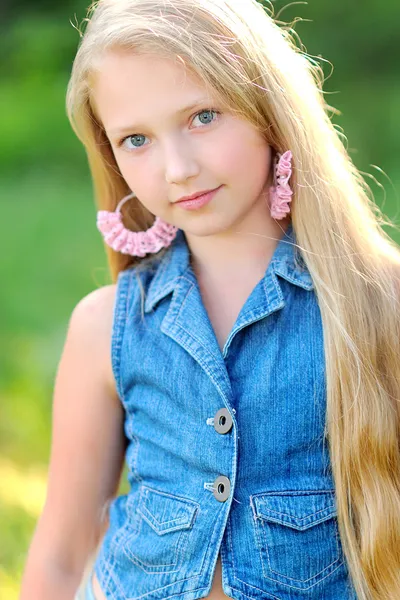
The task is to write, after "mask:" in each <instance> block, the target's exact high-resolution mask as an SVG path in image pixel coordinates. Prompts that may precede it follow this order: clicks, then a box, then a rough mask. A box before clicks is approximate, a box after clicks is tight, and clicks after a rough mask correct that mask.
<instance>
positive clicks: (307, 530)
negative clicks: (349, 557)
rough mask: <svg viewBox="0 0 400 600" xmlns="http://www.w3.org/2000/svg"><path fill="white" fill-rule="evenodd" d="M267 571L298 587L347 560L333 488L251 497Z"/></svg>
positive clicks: (269, 575) (307, 585) (305, 586)
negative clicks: (342, 544)
mask: <svg viewBox="0 0 400 600" xmlns="http://www.w3.org/2000/svg"><path fill="white" fill-rule="evenodd" d="M251 504H252V508H253V513H254V516H255V521H254V527H255V538H256V543H257V546H258V549H259V552H260V558H261V563H262V568H263V576H264V577H266V578H269V579H273V580H274V581H277V582H279V583H281V584H287V585H288V586H290V587H291V588H296V589H299V590H305V589H308V588H310V587H312V586H314V585H317V584H318V583H319V582H320V581H322V580H323V579H325V578H326V577H328V576H329V575H330V574H331V573H333V572H334V571H336V569H338V568H339V567H340V566H342V565H343V564H344V557H343V553H342V548H341V543H340V540H339V532H338V525H337V518H336V517H337V511H336V506H335V495H334V491H333V490H321V491H299V492H298V491H291V492H271V493H270V492H268V493H261V494H256V495H254V496H252V497H251Z"/></svg>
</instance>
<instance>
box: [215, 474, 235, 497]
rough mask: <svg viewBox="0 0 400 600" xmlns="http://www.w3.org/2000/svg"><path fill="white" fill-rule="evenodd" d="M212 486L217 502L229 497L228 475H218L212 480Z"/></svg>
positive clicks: (229, 483)
mask: <svg viewBox="0 0 400 600" xmlns="http://www.w3.org/2000/svg"><path fill="white" fill-rule="evenodd" d="M213 487H214V489H213V494H214V498H216V499H217V500H218V502H225V500H227V499H228V498H229V494H230V493H231V482H230V481H229V479H228V477H225V475H220V476H219V477H217V479H216V480H215V481H214V486H213Z"/></svg>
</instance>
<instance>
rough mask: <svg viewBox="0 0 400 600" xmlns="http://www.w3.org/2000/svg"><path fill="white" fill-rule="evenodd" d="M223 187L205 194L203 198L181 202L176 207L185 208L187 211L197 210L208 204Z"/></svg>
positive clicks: (198, 197)
mask: <svg viewBox="0 0 400 600" xmlns="http://www.w3.org/2000/svg"><path fill="white" fill-rule="evenodd" d="M221 187H222V186H219V187H218V188H216V189H215V190H212V191H211V192H208V193H207V194H203V195H202V196H197V198H194V199H193V200H181V201H180V202H176V205H177V206H180V207H181V208H185V209H186V210H196V209H198V208H201V207H203V206H205V205H206V204H208V203H209V202H210V201H211V200H212V199H213V198H214V196H215V194H216V193H217V192H218V190H219V189H220V188H221Z"/></svg>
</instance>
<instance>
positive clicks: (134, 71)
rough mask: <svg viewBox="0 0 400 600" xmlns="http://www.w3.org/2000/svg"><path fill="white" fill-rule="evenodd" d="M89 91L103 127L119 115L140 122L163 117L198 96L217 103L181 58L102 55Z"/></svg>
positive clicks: (126, 54)
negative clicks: (135, 118) (157, 115)
mask: <svg viewBox="0 0 400 600" xmlns="http://www.w3.org/2000/svg"><path fill="white" fill-rule="evenodd" d="M91 89H92V99H93V101H94V104H95V106H96V112H98V114H99V116H100V118H101V120H102V121H103V123H105V124H107V122H109V121H110V120H111V121H113V120H114V119H115V118H116V117H117V116H118V115H121V114H122V115H126V116H127V117H129V116H132V117H133V116H136V117H139V119H141V120H148V118H149V117H151V116H152V115H155V114H164V116H165V115H166V114H167V113H169V114H172V113H173V112H174V111H175V110H178V109H179V108H181V107H182V106H184V105H185V104H189V103H190V102H192V101H196V100H197V98H200V97H201V98H207V99H209V100H210V102H212V101H216V100H218V98H217V96H216V92H215V91H214V90H212V89H211V88H210V87H209V86H207V85H206V84H205V83H204V82H203V81H202V80H201V78H200V77H199V76H198V75H197V74H195V73H193V72H192V71H191V70H190V69H189V68H188V66H187V65H185V64H184V63H183V60H182V59H180V57H176V58H164V57H158V56H152V55H135V54H134V53H132V52H128V51H121V50H113V51H109V52H108V53H107V54H105V55H104V57H103V58H102V60H101V62H100V64H99V66H98V69H97V70H96V73H95V75H94V77H93V79H92V86H91ZM164 109H165V112H164Z"/></svg>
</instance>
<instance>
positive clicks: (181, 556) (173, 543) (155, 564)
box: [122, 485, 199, 573]
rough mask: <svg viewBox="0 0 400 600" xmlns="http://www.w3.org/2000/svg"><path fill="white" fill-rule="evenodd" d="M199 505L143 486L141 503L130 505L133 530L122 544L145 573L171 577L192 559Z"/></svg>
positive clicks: (128, 554)
mask: <svg viewBox="0 0 400 600" xmlns="http://www.w3.org/2000/svg"><path fill="white" fill-rule="evenodd" d="M198 510H199V504H198V503H197V502H194V501H193V500H189V499H188V498H182V497H181V496H176V495H174V494H170V493H167V492H161V491H159V490H155V489H153V488H150V487H148V486H145V485H142V488H141V491H140V496H139V500H138V501H137V502H136V503H135V504H133V503H132V501H130V499H128V502H127V511H128V519H129V514H130V515H131V518H132V522H131V527H129V526H128V531H127V535H126V536H125V537H124V540H123V541H122V548H123V551H124V552H125V554H126V555H127V556H128V558H129V559H130V560H132V561H133V562H134V563H135V564H136V565H137V566H139V567H141V568H142V569H143V570H144V571H145V572H146V573H170V572H171V571H175V570H178V569H179V567H180V565H182V564H183V562H184V561H187V560H189V559H190V543H189V542H190V538H191V535H192V533H191V529H192V527H193V523H194V521H195V517H196V514H197V511H198Z"/></svg>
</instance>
